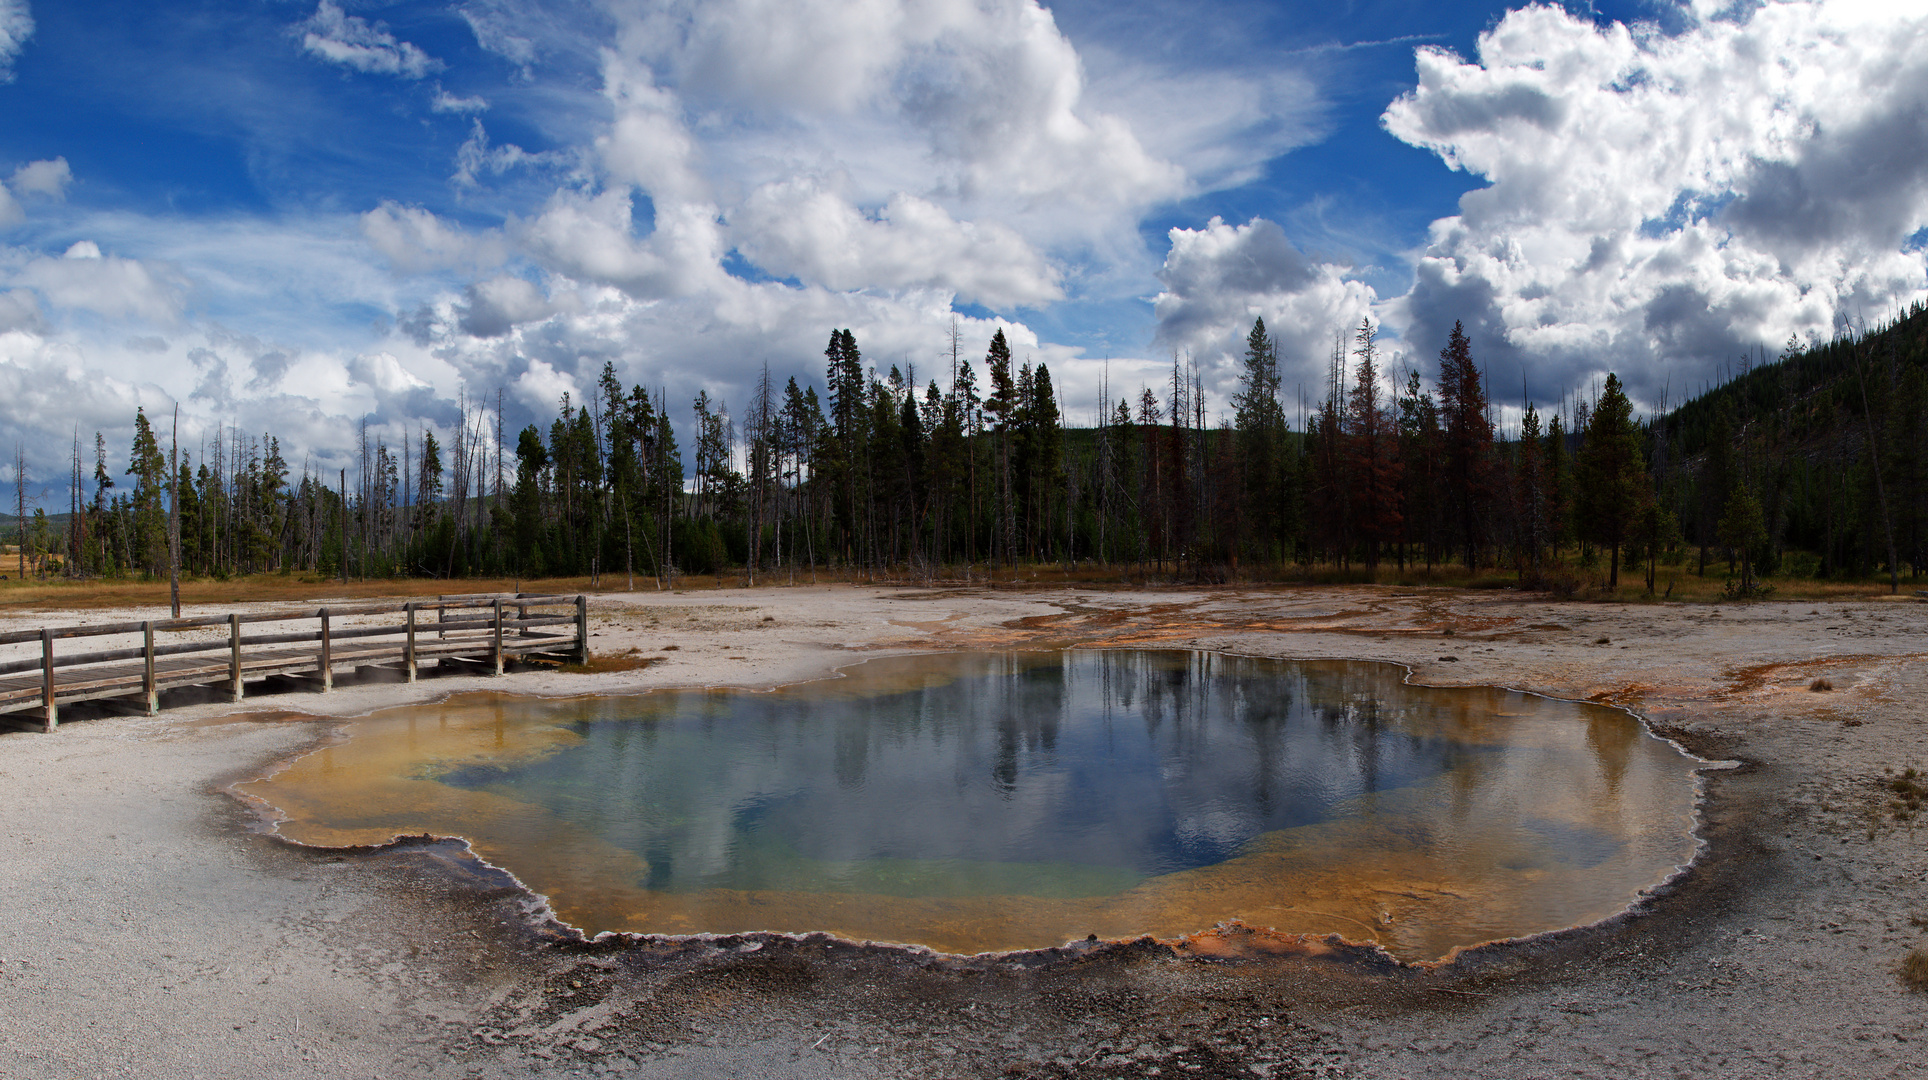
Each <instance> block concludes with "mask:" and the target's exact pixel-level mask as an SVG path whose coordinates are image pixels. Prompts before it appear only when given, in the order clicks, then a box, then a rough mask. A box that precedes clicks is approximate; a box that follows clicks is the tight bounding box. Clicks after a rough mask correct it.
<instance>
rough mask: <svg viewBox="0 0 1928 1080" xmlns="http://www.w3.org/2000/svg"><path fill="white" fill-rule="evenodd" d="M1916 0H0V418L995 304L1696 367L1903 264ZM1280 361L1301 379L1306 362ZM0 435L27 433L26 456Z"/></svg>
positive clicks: (1105, 370)
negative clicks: (1451, 336) (1465, 334)
mask: <svg viewBox="0 0 1928 1080" xmlns="http://www.w3.org/2000/svg"><path fill="white" fill-rule="evenodd" d="M1925 25H1928V24H1925V23H1924V19H1923V12H1922V10H1921V8H1920V5H1912V4H1902V5H1896V4H1881V5H1875V4H1865V3H1852V2H1845V0H1844V2H1823V3H1778V4H1759V3H1755V4H1739V5H1735V4H1730V3H1726V2H1721V3H1708V2H1699V0H1696V2H1691V3H1681V4H1673V3H1660V2H1641V3H1628V4H1598V5H1579V4H1569V5H1567V6H1566V7H1523V6H1516V7H1508V6H1506V5H1502V4H1484V5H1470V4H1469V5H1438V4H1426V3H1418V2H1382V3H1350V4H1348V3H1331V2H1327V3H1220V4H1210V3H1207V4H1195V5H1184V6H1178V5H1168V4H1151V3H1142V4H1139V3H1105V2H1096V0H1075V2H1070V3H1062V4H1057V5H1052V6H1048V7H1044V6H1039V5H1038V4H1036V3H1033V2H1029V0H849V2H842V3H831V2H826V0H785V2H777V0H705V2H700V3H699V2H695V0H665V2H660V3H627V2H618V0H560V2H554V0H551V2H528V3H513V4H512V3H506V2H503V0H465V2H458V3H454V4H450V3H373V2H356V0H321V2H309V0H302V2H293V0H290V2H279V0H258V2H241V0H231V2H226V3H222V2H210V0H188V2H183V3H175V4H169V5H152V4H137V3H115V2H90V0H67V2H63V3H60V4H53V3H48V2H46V0H0V79H4V81H0V437H4V439H5V441H6V442H8V443H9V444H11V443H14V442H19V443H21V444H23V445H25V446H26V447H27V448H28V452H29V458H30V475H33V474H38V475H41V476H53V475H64V470H65V463H64V452H63V448H64V447H66V446H68V445H69V444H70V442H71V440H72V438H73V432H74V430H75V429H76V428H78V429H79V430H80V431H81V435H82V439H83V441H87V440H88V439H90V438H91V433H92V432H93V431H94V430H96V429H98V430H102V431H104V432H105V433H106V434H107V437H108V444H109V447H110V450H111V452H112V453H113V454H114V455H115V457H116V459H117V460H118V459H119V458H121V457H124V456H125V446H126V443H127V441H128V440H127V435H128V432H129V431H130V430H131V416H132V413H133V410H134V407H135V406H136V405H137V404H138V405H143V406H145V407H146V408H148V409H149V411H150V412H165V411H167V410H169V409H171V408H173V407H174V406H175V405H176V404H177V403H178V404H179V405H180V407H181V409H182V415H183V424H184V430H186V431H187V432H188V433H189V438H190V441H191V442H192V441H195V440H199V439H202V438H206V437H207V436H208V435H209V434H211V433H212V432H213V431H214V430H215V428H216V426H217V425H238V426H239V427H240V428H241V429H242V430H243V431H247V432H251V433H255V434H260V433H264V432H272V433H275V434H276V435H277V436H278V437H280V438H281V439H282V440H283V442H284V443H285V444H287V446H288V447H289V449H290V452H291V458H292V460H294V461H296V462H297V468H299V467H300V464H299V463H300V462H302V461H304V460H307V459H309V458H312V459H313V461H314V463H315V465H316V466H317V467H320V468H327V469H330V470H332V469H333V468H336V467H339V466H340V465H342V464H343V463H344V462H345V460H346V454H347V450H348V447H349V446H350V445H351V443H352V442H353V439H354V437H355V436H354V433H355V431H356V429H357V428H358V426H359V424H360V422H361V421H362V420H363V419H367V420H368V421H369V422H370V423H371V424H372V425H373V427H374V429H375V430H376V431H377V432H378V433H381V434H384V435H385V436H386V437H388V438H390V439H391V440H394V439H397V438H400V437H402V436H403V434H404V433H405V432H419V430H420V429H421V428H422V427H423V426H424V425H427V426H433V427H435V428H437V430H438V431H440V432H441V433H442V434H443V436H444V437H446V436H447V435H448V434H449V430H450V428H452V427H453V426H454V425H455V424H457V423H458V422H459V416H460V402H461V401H463V400H464V399H465V398H466V399H475V398H478V397H488V398H491V399H492V398H493V397H494V395H495V394H496V392H497V391H498V390H499V391H501V392H502V395H503V400H504V402H505V405H506V407H507V409H508V411H509V413H510V417H509V419H510V421H511V423H512V424H519V423H521V422H526V421H529V420H537V419H545V420H546V417H547V415H548V414H549V413H550V412H552V411H553V408H554V402H555V400H556V399H557V397H558V396H559V395H560V394H561V393H563V392H569V393H572V394H573V395H574V396H575V397H576V398H577V399H578V400H580V399H581V397H582V395H583V393H584V392H585V391H587V390H588V389H589V388H590V387H591V385H592V384H593V382H594V379H595V375H596V373H597V372H598V371H600V369H601V367H602V365H603V363H604V362H605V361H607V362H610V363H614V364H615V365H616V366H617V368H618V370H619V372H620V373H621V375H622V377H623V379H624V381H625V382H626V383H643V384H645V385H647V386H650V387H655V388H661V389H662V390H663V391H664V392H665V393H666V394H667V395H668V398H669V400H670V401H671V402H672V403H673V404H674V405H675V406H676V408H677V410H678V414H679V415H680V414H681V413H682V412H683V411H686V410H685V408H684V406H685V404H686V403H687V401H688V400H689V399H690V398H691V397H693V396H694V394H695V393H696V392H697V390H698V389H705V388H706V389H708V390H709V391H710V392H711V393H712V394H713V395H715V396H720V397H722V398H724V399H725V400H727V401H731V402H736V403H739V404H740V403H741V401H742V400H743V398H744V397H745V395H746V391H747V387H748V386H749V385H750V383H751V382H752V381H753V379H754V377H755V373H756V372H757V371H758V370H759V369H760V368H761V366H762V365H763V364H764V363H768V364H769V365H770V367H771V369H772V370H773V372H775V373H776V374H778V375H779V376H784V375H790V374H795V375H798V376H800V377H803V378H812V379H813V378H818V377H820V374H821V371H820V369H821V364H822V361H821V355H820V353H821V349H822V342H823V340H824V339H825V338H826V337H827V336H828V333H829V331H830V330H831V329H832V328H833V327H841V326H849V327H852V328H853V329H855V330H856V332H857V334H858V338H859V342H860V344H862V345H863V346H864V348H865V350H866V354H867V356H869V357H870V358H871V359H872V361H873V362H876V363H878V364H879V365H881V366H886V367H887V366H889V365H891V364H914V365H916V367H917V368H918V371H919V374H920V378H922V377H928V376H930V375H941V374H943V373H945V371H946V369H947V368H948V344H947V341H948V339H947V332H948V330H949V328H950V326H951V323H952V320H953V319H954V318H955V319H956V320H957V322H958V324H959V327H960V329H961V331H962V333H963V335H964V351H965V352H966V354H967V355H972V356H981V355H982V352H983V348H984V342H985V340H986V339H988V337H989V336H990V333H991V331H992V330H993V329H994V328H997V327H1000V326H1001V327H1003V328H1005V329H1006V331H1007V333H1008V334H1010V336H1011V337H1012V338H1013V340H1014V342H1015V343H1016V346H1017V349H1018V351H1019V352H1020V354H1023V355H1027V356H1030V357H1032V358H1034V359H1036V360H1039V361H1043V362H1047V363H1049V364H1050V365H1051V367H1052V370H1053V372H1054V374H1055V375H1056V376H1057V378H1058V379H1059V380H1060V381H1061V382H1062V383H1063V384H1064V385H1063V391H1062V396H1063V398H1064V399H1065V401H1066V402H1067V404H1068V406H1069V408H1070V410H1071V413H1072V415H1073V417H1074V418H1079V419H1083V418H1085V417H1088V416H1089V415H1090V414H1091V413H1092V412H1093V411H1094V410H1095V409H1096V408H1097V407H1098V392H1099V388H1100V385H1101V380H1106V379H1108V380H1109V382H1110V384H1111V389H1112V395H1111V396H1112V397H1113V398H1114V399H1115V398H1116V397H1118V396H1123V395H1126V394H1130V395H1134V396H1135V392H1136V390H1137V387H1138V385H1139V384H1140V383H1141V382H1143V383H1149V384H1151V385H1153V387H1154V388H1155V389H1156V388H1157V386H1158V385H1159V383H1160V382H1161V381H1162V378H1163V373H1164V372H1165V371H1167V370H1168V369H1169V366H1170V363H1171V359H1172V357H1173V355H1174V354H1176V355H1178V356H1181V357H1184V358H1186V359H1188V360H1191V361H1196V362H1197V363H1198V364H1199V365H1200V368H1201V370H1202V373H1203V375H1204V378H1205V380H1206V384H1207V386H1208V388H1209V390H1210V392H1211V394H1212V398H1211V400H1212V402H1213V404H1214V407H1215V408H1217V407H1222V406H1223V404H1224V402H1225V401H1226V400H1227V396H1228V395H1229V393H1230V391H1231V390H1232V389H1233V388H1234V387H1233V380H1234V379H1235V375H1236V355H1237V352H1238V349H1239V347H1240V343H1241V342H1242V339H1243V336H1244V333H1245V331H1246V330H1247V329H1249V327H1250V325H1251V321H1252V319H1253V318H1255V317H1258V316H1263V317H1265V318H1266V320H1267V322H1268V324H1269V325H1270V326H1272V328H1273V329H1274V331H1275V333H1276V334H1277V336H1278V337H1279V339H1280V341H1281V344H1282V346H1283V348H1284V356H1285V360H1286V364H1287V370H1288V375H1287V381H1288V387H1289V388H1292V387H1293V386H1294V384H1299V383H1303V384H1306V385H1307V386H1308V391H1307V392H1308V393H1316V392H1317V389H1316V388H1317V387H1318V386H1319V385H1320V383H1321V380H1322V379H1323V373H1324V371H1325V368H1326V364H1327V357H1328V355H1329V353H1330V351H1331V348H1332V343H1333V341H1334V337H1335V335H1337V334H1340V333H1342V332H1344V331H1345V330H1346V329H1347V328H1349V327H1351V326H1356V325H1357V323H1358V321H1359V320H1360V319H1361V318H1371V319H1372V320H1373V321H1374V322H1375V323H1376V324H1378V325H1380V327H1381V330H1382V334H1383V341H1384V343H1385V345H1386V347H1387V350H1388V359H1390V360H1391V362H1392V366H1393V367H1394V368H1395V369H1397V368H1401V367H1404V366H1408V365H1411V366H1416V367H1417V368H1418V369H1419V370H1420V372H1421V373H1422V375H1430V374H1431V373H1432V363H1433V360H1432V358H1433V356H1434V355H1435V354H1436V353H1437V351H1438V349H1439V346H1440V344H1441V343H1442V342H1443V338H1444V335H1445V331H1446V329H1447V328H1449V327H1450V326H1451V324H1452V322H1453V321H1454V320H1455V319H1459V320H1464V321H1465V323H1466V325H1467V327H1468V328H1469V330H1470V331H1471V332H1472V336H1473V340H1474V344H1475V349H1476V353H1477V355H1478V357H1479V358H1480V359H1481V360H1482V361H1483V362H1484V363H1486V364H1487V365H1488V367H1489V371H1490V372H1491V374H1492V378H1493V380H1494V382H1495V384H1498V385H1506V386H1514V385H1519V386H1522V387H1523V394H1524V395H1525V396H1526V397H1529V398H1531V399H1533V400H1536V401H1537V402H1538V403H1540V404H1541V405H1542V407H1545V406H1546V405H1548V404H1549V403H1556V404H1557V403H1558V402H1559V401H1560V400H1562V399H1563V398H1565V397H1566V396H1568V395H1571V394H1575V393H1580V394H1584V393H1588V392H1590V390H1591V388H1592V387H1593V386H1594V385H1596V384H1597V383H1598V382H1599V381H1600V380H1601V379H1603V378H1604V375H1605V373H1606V372H1607V371H1610V370H1611V371H1617V372H1619V373H1620V374H1621V376H1622V378H1623V379H1625V380H1626V381H1627V382H1628V383H1629V384H1630V386H1632V387H1633V389H1634V390H1635V392H1636V394H1637V396H1638V397H1639V398H1640V399H1641V400H1642V401H1643V403H1645V404H1647V405H1649V406H1653V405H1656V404H1658V403H1659V402H1660V401H1661V400H1663V398H1665V399H1666V400H1671V401H1675V402H1677V401H1678V400H1680V398H1681V397H1682V396H1683V394H1684V392H1686V391H1688V390H1690V389H1692V388H1696V387H1698V386H1699V385H1700V384H1701V383H1703V382H1705V381H1706V380H1708V379H1710V378H1714V377H1717V373H1718V372H1719V371H1720V370H1721V367H1722V365H1724V364H1727V365H1731V364H1732V363H1733V362H1734V361H1735V359H1736V358H1737V357H1738V356H1739V355H1740V354H1741V353H1743V352H1747V351H1753V352H1755V353H1756V354H1757V355H1758V354H1759V353H1760V352H1762V351H1765V352H1766V353H1768V354H1773V353H1775V352H1778V351H1779V349H1780V347H1781V345H1782V343H1783V342H1785V341H1786V340H1787V338H1788V337H1789V335H1791V334H1792V335H1798V336H1803V337H1811V336H1816V335H1819V336H1826V335H1827V334H1829V333H1832V332H1834V331H1835V330H1837V329H1839V328H1840V327H1841V326H1843V325H1847V324H1851V323H1853V322H1855V321H1856V320H1865V321H1869V322H1873V321H1878V320H1879V319H1880V318H1882V317H1884V316H1886V315H1888V314H1891V313H1893V312H1894V311H1896V310H1899V309H1900V308H1902V307H1903V306H1905V305H1907V304H1909V303H1912V302H1916V301H1918V300H1921V299H1924V298H1928V288H1925V287H1924V286H1925V285H1928V278H1925V275H1924V265H1925V264H1924V252H1923V250H1922V248H1923V245H1922V244H1921V243H1920V242H1919V237H1920V235H1921V234H1922V230H1923V228H1924V227H1928V127H1925V126H1924V124H1925V122H1924V120H1923V117H1924V116H1928V41H1924V36H1925V35H1928V31H1925V30H1924V26H1925ZM1295 393H1296V391H1295ZM8 456H9V457H10V456H11V455H8Z"/></svg>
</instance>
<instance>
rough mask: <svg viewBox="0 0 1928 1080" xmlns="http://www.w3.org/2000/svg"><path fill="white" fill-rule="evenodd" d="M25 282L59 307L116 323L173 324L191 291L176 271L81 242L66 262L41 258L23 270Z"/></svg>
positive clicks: (71, 248)
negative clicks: (135, 321)
mask: <svg viewBox="0 0 1928 1080" xmlns="http://www.w3.org/2000/svg"><path fill="white" fill-rule="evenodd" d="M19 281H20V283H22V284H24V285H28V286H30V287H32V288H34V289H37V290H39V292H40V294H41V295H42V296H44V297H45V298H46V299H47V302H48V303H49V304H51V305H52V306H53V307H55V308H57V309H58V308H79V309H84V310H87V311H92V312H95V313H96V314H99V315H104V316H106V317H108V318H110V319H126V318H133V319H143V320H146V321H149V322H155V323H171V322H174V321H175V320H176V319H178V318H179V317H180V314H181V302H182V297H183V293H184V292H185V287H184V285H183V283H182V282H180V281H179V280H178V279H176V278H175V277H174V276H173V275H172V274H171V273H170V272H167V271H164V270H160V269H157V268H153V267H150V266H148V265H147V264H146V263H144V262H142V261H140V260H138V259H127V258H122V257H120V256H118V255H102V254H101V250H100V247H99V246H98V245H96V244H95V243H94V242H93V241H92V240H81V241H78V242H76V243H75V244H74V245H73V246H72V247H70V248H68V249H67V253H66V254H65V255H63V256H61V257H60V258H57V259H53V258H47V257H45V256H41V257H38V258H34V259H31V260H29V261H28V262H27V264H26V265H25V266H24V267H23V268H22V269H21V271H20V274H19Z"/></svg>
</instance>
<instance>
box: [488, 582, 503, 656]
mask: <svg viewBox="0 0 1928 1080" xmlns="http://www.w3.org/2000/svg"><path fill="white" fill-rule="evenodd" d="M491 641H492V644H491V645H490V649H489V652H490V655H491V658H492V660H493V661H494V663H493V665H492V666H493V667H494V668H495V673H496V674H497V675H500V674H502V598H501V597H500V596H498V597H496V598H495V631H494V633H493V634H492V635H491Z"/></svg>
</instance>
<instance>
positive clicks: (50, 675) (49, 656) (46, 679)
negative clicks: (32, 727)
mask: <svg viewBox="0 0 1928 1080" xmlns="http://www.w3.org/2000/svg"><path fill="white" fill-rule="evenodd" d="M40 703H41V705H42V706H44V707H45V708H46V710H47V730H48V731H52V730H53V729H55V728H57V727H59V726H60V706H59V705H57V704H55V703H54V632H53V631H52V630H51V629H42V630H41V631H40Z"/></svg>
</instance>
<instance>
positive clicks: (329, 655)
mask: <svg viewBox="0 0 1928 1080" xmlns="http://www.w3.org/2000/svg"><path fill="white" fill-rule="evenodd" d="M320 615H321V670H320V672H319V673H318V674H320V676H321V692H322V693H324V694H325V693H327V692H328V691H330V690H333V689H334V688H335V653H334V648H333V646H332V645H331V644H330V643H329V641H328V609H327V608H322V609H321V612H320Z"/></svg>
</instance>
